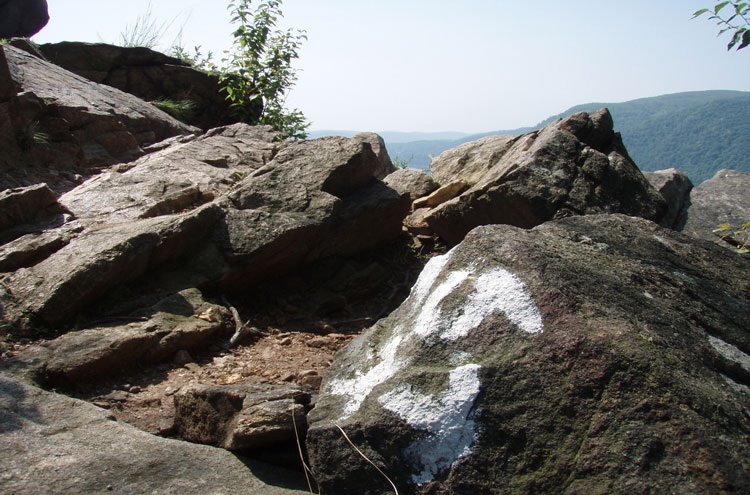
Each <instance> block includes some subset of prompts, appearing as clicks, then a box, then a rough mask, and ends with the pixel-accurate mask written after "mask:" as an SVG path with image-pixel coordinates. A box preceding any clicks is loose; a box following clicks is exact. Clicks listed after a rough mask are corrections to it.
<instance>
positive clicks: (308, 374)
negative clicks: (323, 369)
mask: <svg viewBox="0 0 750 495" xmlns="http://www.w3.org/2000/svg"><path fill="white" fill-rule="evenodd" d="M317 374H318V372H317V370H307V371H303V372H302V373H300V374H299V375H298V376H299V377H300V378H304V377H306V376H313V375H317Z"/></svg>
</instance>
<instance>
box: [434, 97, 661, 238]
mask: <svg viewBox="0 0 750 495" xmlns="http://www.w3.org/2000/svg"><path fill="white" fill-rule="evenodd" d="M431 169H432V171H433V175H434V177H435V178H436V179H438V180H441V181H443V182H444V183H447V182H453V181H456V180H459V179H460V180H464V181H466V182H467V183H469V184H470V185H471V187H470V188H469V189H468V190H467V191H466V192H464V193H463V194H461V195H460V196H459V197H457V198H455V199H453V200H451V201H448V202H446V203H443V204H442V205H440V206H438V207H437V208H435V209H434V210H433V211H432V212H431V213H430V214H429V215H427V216H426V221H427V223H428V224H429V225H430V227H431V228H432V229H433V231H434V232H435V233H437V234H438V235H440V237H442V238H443V239H445V240H446V241H448V242H449V243H452V244H455V243H458V242H459V241H460V240H461V239H463V237H464V236H465V235H466V234H467V233H468V232H469V231H470V230H471V229H472V228H474V227H476V226H479V225H487V224H508V225H515V226H517V227H523V228H531V227H534V226H535V225H539V224H541V223H543V222H546V221H548V220H552V219H553V218H563V217H566V216H570V215H583V214H592V213H625V214H627V215H632V216H640V217H643V218H647V219H649V220H654V221H659V220H660V219H661V218H662V216H663V215H664V212H665V211H666V205H665V203H664V200H663V198H662V197H661V196H660V195H659V194H658V193H657V192H656V191H655V190H654V188H653V187H652V186H651V185H650V184H649V183H648V181H647V180H646V178H645V177H643V174H641V172H640V171H639V170H638V168H637V167H636V165H635V164H634V163H633V162H632V161H631V160H630V157H629V156H628V154H627V151H626V150H625V147H624V146H623V144H622V140H621V139H620V136H619V134H616V133H615V132H614V131H613V128H612V117H611V115H610V114H609V111H608V110H607V109H602V110H599V111H597V112H594V113H592V114H591V115H589V114H586V113H579V114H576V115H572V116H570V117H568V118H567V119H565V120H560V121H557V122H554V123H552V124H550V125H548V126H547V127H545V128H544V129H542V130H541V131H535V132H532V133H529V134H525V135H523V136H494V137H491V138H484V139H482V140H479V141H475V142H474V143H467V144H465V145H462V146H461V147H459V148H457V149H456V150H449V151H446V152H445V153H444V154H442V155H441V156H439V157H438V158H436V159H435V160H434V161H433V163H432V166H431ZM462 170H466V173H465V174H464V173H463V172H462Z"/></svg>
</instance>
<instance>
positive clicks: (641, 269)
mask: <svg viewBox="0 0 750 495" xmlns="http://www.w3.org/2000/svg"><path fill="white" fill-rule="evenodd" d="M748 268H750V264H748V260H747V259H745V258H742V257H740V256H737V255H735V254H734V253H731V252H729V251H727V250H725V249H722V248H720V247H718V246H716V245H714V244H712V243H707V242H704V241H701V240H696V239H694V238H692V237H690V236H685V235H682V234H679V233H676V232H674V231H672V230H669V229H664V228H661V227H659V226H657V225H656V224H654V223H652V222H650V221H647V220H643V219H639V218H634V217H627V216H624V215H589V216H575V217H570V218H566V219H562V220H558V221H553V222H548V223H545V224H543V225H541V226H538V227H536V228H534V229H532V230H522V229H519V228H516V227H512V226H507V225H506V226H503V225H499V226H487V227H481V228H477V229H475V230H473V231H472V232H471V233H470V234H469V235H468V236H467V238H466V239H465V240H464V241H463V242H462V243H461V244H459V245H458V246H457V247H456V248H454V249H453V250H451V251H450V252H449V253H447V254H446V255H444V256H441V257H437V258H433V259H432V260H431V261H430V262H429V263H428V264H427V266H426V267H425V269H424V271H423V272H422V274H421V275H420V277H419V280H418V281H417V283H416V285H415V286H414V288H413V289H412V292H411V295H410V296H409V298H408V299H407V300H406V301H405V302H404V304H403V305H402V306H401V307H400V308H399V309H398V310H396V311H395V312H393V313H392V314H391V315H390V316H389V317H388V318H386V319H385V320H381V321H380V322H378V323H377V324H376V325H375V326H374V327H373V328H372V329H370V330H368V331H367V332H366V333H365V334H363V335H362V336H360V337H358V338H356V339H355V340H354V341H353V342H352V343H351V344H350V345H349V346H348V347H346V348H345V349H344V350H343V351H341V352H340V353H339V354H338V355H337V356H336V359H335V361H334V363H333V365H332V367H331V368H330V370H329V371H328V374H327V375H326V377H325V378H324V382H323V386H322V389H321V394H320V397H319V398H318V401H317V403H316V406H315V408H314V409H313V411H311V413H310V415H309V418H308V419H309V423H310V430H309V433H308V436H307V445H308V451H309V455H310V462H311V466H312V469H313V472H314V474H315V476H316V478H317V480H318V482H319V483H320V484H321V487H322V491H321V492H322V493H323V494H337V495H345V494H354V493H356V494H382V493H390V492H391V491H392V490H390V488H389V485H388V483H387V482H386V481H385V480H384V479H383V478H382V477H381V476H380V474H378V473H377V472H376V471H375V470H374V469H373V468H372V466H370V465H369V464H368V463H367V462H366V461H364V460H363V459H362V457H360V456H359V455H358V454H357V453H356V452H354V451H353V449H352V448H351V447H350V446H349V445H348V444H347V442H346V441H345V440H344V438H343V437H342V435H341V432H340V431H338V429H337V428H336V427H335V426H334V425H339V426H341V427H342V428H343V429H344V431H345V432H346V433H347V435H348V437H349V438H350V439H351V441H352V442H353V443H354V444H355V445H356V446H357V448H358V449H360V450H361V451H362V452H363V453H364V454H365V455H366V456H367V457H368V458H369V459H370V460H372V461H373V462H374V463H375V464H377V465H378V466H379V467H380V468H381V469H383V471H385V472H386V473H387V474H388V476H389V477H390V478H391V479H392V480H393V481H394V482H395V483H396V485H397V486H398V487H399V490H400V491H402V492H404V493H429V494H438V493H440V494H447V493H482V494H483V493H508V494H513V493H530V492H535V493H571V494H572V493H646V492H652V493H667V492H681V493H682V492H685V493H688V492H690V493H738V494H739V493H743V492H744V490H745V488H743V487H747V486H748V484H750V474H748V473H749V471H748V470H747V463H746V459H747V456H748V454H750V442H749V441H748V438H750V422H749V421H748V414H747V411H748V410H749V409H748V408H750V388H748V387H749V386H750V355H749V354H750V335H749V334H748V328H750V284H749V283H748V279H747V277H746V274H747V271H748Z"/></svg>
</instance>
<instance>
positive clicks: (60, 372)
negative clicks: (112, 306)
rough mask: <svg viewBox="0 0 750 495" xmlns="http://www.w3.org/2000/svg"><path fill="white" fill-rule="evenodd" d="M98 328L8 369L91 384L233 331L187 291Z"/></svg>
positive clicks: (22, 357) (217, 309) (31, 353)
mask: <svg viewBox="0 0 750 495" xmlns="http://www.w3.org/2000/svg"><path fill="white" fill-rule="evenodd" d="M123 319H125V318H115V319H114V320H112V321H111V322H109V324H102V325H101V326H99V327H96V328H90V329H87V330H79V331H75V332H69V333H67V334H65V335H63V336H61V337H58V338H56V339H53V340H50V341H47V342H44V343H43V344H41V345H39V346H35V347H31V348H28V349H27V350H25V351H23V352H20V353H19V354H17V355H16V356H14V357H13V358H11V359H8V360H7V361H6V362H5V363H3V366H2V367H3V369H5V370H6V371H7V372H9V373H13V374H15V375H19V376H24V377H27V378H29V379H31V380H33V381H35V382H37V383H40V384H45V385H51V386H71V385H75V384H80V383H91V382H94V381H98V380H102V379H104V378H107V377H110V376H112V375H115V374H117V373H120V372H122V371H124V370H128V369H131V368H133V366H135V365H137V364H146V363H156V362H163V361H168V360H169V359H171V357H172V356H173V355H174V354H175V353H176V352H178V351H184V350H185V349H191V350H193V349H203V348H205V346H206V343H207V342H210V341H211V340H212V339H214V338H216V337H217V335H219V334H226V333H227V332H228V331H229V329H231V328H233V325H234V321H233V320H232V315H231V314H230V313H229V310H227V309H226V308H224V307H223V306H219V305H216V304H211V303H208V302H206V301H205V300H204V299H203V298H202V296H201V294H200V292H199V291H198V290H196V289H186V290H183V291H180V292H179V293H177V294H173V295H171V296H169V297H166V298H164V299H163V300H161V301H158V302H157V303H156V304H154V305H153V306H150V307H148V308H145V309H142V310H140V311H137V312H134V313H133V314H131V315H130V318H129V319H130V320H131V322H130V323H124V322H123V321H122V320H123Z"/></svg>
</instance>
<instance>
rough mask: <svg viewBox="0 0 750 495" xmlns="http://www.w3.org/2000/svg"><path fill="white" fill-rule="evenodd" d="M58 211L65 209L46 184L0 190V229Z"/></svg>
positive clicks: (64, 211)
mask: <svg viewBox="0 0 750 495" xmlns="http://www.w3.org/2000/svg"><path fill="white" fill-rule="evenodd" d="M58 213H67V211H66V210H65V209H64V208H62V207H61V206H60V205H59V204H58V203H57V198H56V197H55V193H53V192H52V190H51V189H50V188H49V187H47V184H36V185H34V186H29V187H21V188H18V189H6V190H4V191H0V231H2V230H5V229H7V228H10V227H14V226H16V225H19V224H24V223H31V222H34V221H36V220H39V219H40V218H43V217H46V216H50V215H54V214H58Z"/></svg>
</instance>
